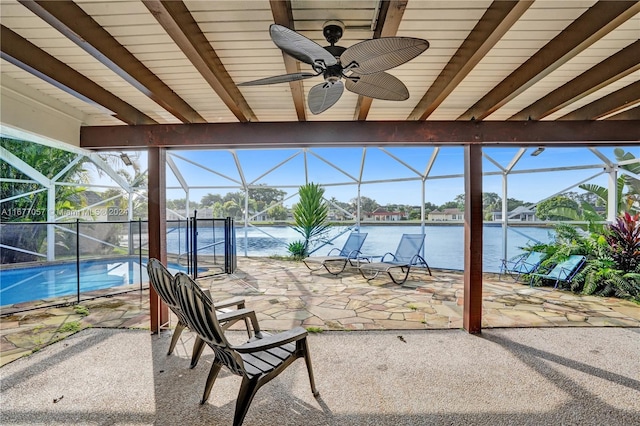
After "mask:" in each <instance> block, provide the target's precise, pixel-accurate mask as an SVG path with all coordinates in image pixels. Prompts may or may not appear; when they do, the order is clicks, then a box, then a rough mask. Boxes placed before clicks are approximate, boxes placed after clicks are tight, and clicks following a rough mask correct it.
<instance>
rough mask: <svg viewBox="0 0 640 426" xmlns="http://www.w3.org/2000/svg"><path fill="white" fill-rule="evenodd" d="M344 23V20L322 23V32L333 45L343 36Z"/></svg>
mask: <svg viewBox="0 0 640 426" xmlns="http://www.w3.org/2000/svg"><path fill="white" fill-rule="evenodd" d="M343 32H344V24H343V23H342V21H327V22H325V23H324V24H323V25H322V34H323V35H324V38H325V39H326V40H327V41H328V42H329V44H331V45H332V46H333V45H334V44H336V43H337V42H338V40H340V39H341V38H342V33H343Z"/></svg>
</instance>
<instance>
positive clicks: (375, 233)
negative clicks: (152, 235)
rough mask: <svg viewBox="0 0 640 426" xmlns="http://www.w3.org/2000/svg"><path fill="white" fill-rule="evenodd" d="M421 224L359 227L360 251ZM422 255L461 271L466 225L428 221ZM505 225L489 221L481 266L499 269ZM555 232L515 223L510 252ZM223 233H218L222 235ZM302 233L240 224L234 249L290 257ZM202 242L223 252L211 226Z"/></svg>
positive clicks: (344, 231)
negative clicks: (364, 235) (362, 235)
mask: <svg viewBox="0 0 640 426" xmlns="http://www.w3.org/2000/svg"><path fill="white" fill-rule="evenodd" d="M421 229H422V228H421V226H420V225H419V224H415V225H362V226H361V227H360V232H366V233H367V234H368V235H367V239H366V240H365V242H364V245H363V246H362V252H363V253H364V254H369V255H383V254H384V253H386V252H391V253H393V252H395V250H396V248H397V247H398V243H399V242H400V238H401V236H402V234H419V233H421ZM424 231H425V244H424V257H425V259H426V260H427V263H429V266H432V267H435V268H444V269H454V270H462V269H463V268H464V256H463V247H464V246H463V243H464V228H463V226H462V225H425V227H424ZM349 232H350V230H349V228H347V227H339V226H337V227H334V228H332V230H331V232H330V233H329V235H328V239H330V240H332V241H331V243H330V244H327V245H324V246H320V247H318V246H316V247H314V249H316V250H315V252H314V253H313V254H315V255H326V254H327V253H328V252H329V250H330V249H331V248H333V247H337V248H338V249H340V248H342V246H343V245H344V242H345V240H346V239H347V236H348V234H349ZM502 235H503V231H502V227H501V226H495V225H485V226H484V231H483V246H484V248H483V270H484V271H485V272H498V271H499V270H500V263H501V259H502V258H503V256H502V244H503V243H502ZM552 237H553V230H552V229H551V228H543V227H533V226H531V227H526V226H517V227H509V229H508V231H507V257H508V258H509V257H512V256H515V255H517V254H519V253H521V252H522V250H521V248H522V247H525V246H527V245H531V244H534V243H535V242H545V243H546V242H549V241H550V240H551V239H552ZM167 238H168V240H167V247H168V251H169V252H170V253H175V254H180V253H181V252H183V251H184V249H182V251H181V247H180V246H181V245H182V244H179V240H178V238H177V233H169V234H168V235H167ZM218 238H220V237H218ZM300 239H301V236H300V234H298V233H297V232H296V231H295V230H293V229H292V228H290V227H287V226H260V227H252V226H250V227H248V228H244V227H236V248H237V254H238V256H244V255H245V254H246V255H247V256H265V257H268V256H274V255H276V256H286V255H288V252H287V245H288V244H289V243H291V242H293V241H296V240H300ZM198 242H199V244H198V245H199V246H200V247H204V246H207V245H210V247H208V248H207V249H204V250H201V251H200V253H202V254H210V253H213V252H214V250H217V251H218V252H220V253H222V252H221V250H223V248H222V247H221V246H219V245H218V246H216V245H211V243H212V242H214V235H213V233H212V231H211V230H207V229H199V232H198Z"/></svg>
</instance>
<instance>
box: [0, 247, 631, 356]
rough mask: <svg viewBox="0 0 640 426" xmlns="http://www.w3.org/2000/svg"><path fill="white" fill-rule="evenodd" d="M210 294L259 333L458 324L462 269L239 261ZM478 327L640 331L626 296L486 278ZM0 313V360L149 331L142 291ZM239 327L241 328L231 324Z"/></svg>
mask: <svg viewBox="0 0 640 426" xmlns="http://www.w3.org/2000/svg"><path fill="white" fill-rule="evenodd" d="M199 282H200V284H202V285H203V286H206V287H210V288H211V291H212V294H213V296H214V300H221V299H223V298H227V297H230V296H242V297H244V298H245V299H246V302H247V307H249V308H251V309H254V310H255V311H256V312H257V314H258V319H259V320H260V324H261V326H262V328H263V329H265V330H285V329H289V328H292V327H294V326H297V325H301V326H303V327H307V328H310V327H314V329H315V330H320V329H322V330H425V329H460V328H461V327H462V303H463V302H462V295H463V284H462V274H461V273H459V272H452V271H441V270H435V271H434V274H433V276H432V277H430V276H429V275H427V274H424V273H421V272H418V273H415V274H411V275H410V277H409V279H408V280H407V282H406V283H405V284H404V285H402V286H398V285H396V284H393V283H391V281H390V280H389V279H388V277H382V278H378V279H376V280H373V281H370V282H367V281H366V280H365V279H363V278H362V276H361V275H360V274H359V273H357V271H348V270H347V271H345V272H344V273H343V274H341V275H339V276H338V277H335V276H333V275H330V274H328V273H321V272H314V273H310V272H309V270H308V269H307V268H306V267H305V266H304V265H303V264H302V263H300V262H290V261H281V260H274V259H269V258H263V257H261V258H238V270H237V272H236V273H235V274H233V275H228V276H227V275H217V276H209V277H203V278H201V279H199ZM483 289H484V300H483V327H484V328H501V327H556V326H563V327H565V326H571V327H573V326H580V327H584V326H587V327H589V326H596V327H599V326H613V327H640V307H639V306H637V305H635V304H633V303H631V302H628V301H624V300H620V299H614V298H602V297H593V296H581V295H575V294H572V293H570V292H566V291H551V290H550V289H548V288H533V289H532V288H529V287H528V286H527V285H523V284H516V283H511V282H501V281H499V280H498V279H497V277H496V276H495V275H490V274H487V275H486V276H485V278H484V287H483ZM82 306H84V307H85V308H87V309H86V312H81V311H79V310H78V309H76V308H75V307H74V306H66V307H56V308H46V309H45V308H43V309H37V310H33V311H27V312H23V313H20V314H15V315H9V316H3V317H2V318H0V338H1V341H0V355H1V360H0V364H1V365H4V364H7V363H9V362H11V361H13V360H15V359H17V358H19V357H21V356H24V355H27V354H30V353H31V352H33V351H34V350H35V351H37V350H39V349H41V348H42V347H44V346H46V345H48V344H50V343H51V342H53V341H56V340H59V339H61V338H65V337H66V336H69V335H71V334H73V333H75V332H76V331H77V330H79V329H82V328H85V327H119V328H147V329H148V328H149V315H148V310H149V308H148V307H149V296H148V292H147V291H143V292H142V293H139V292H134V293H127V294H123V295H119V296H114V297H110V298H100V299H95V300H91V301H85V302H82ZM236 327H241V326H240V324H237V325H236Z"/></svg>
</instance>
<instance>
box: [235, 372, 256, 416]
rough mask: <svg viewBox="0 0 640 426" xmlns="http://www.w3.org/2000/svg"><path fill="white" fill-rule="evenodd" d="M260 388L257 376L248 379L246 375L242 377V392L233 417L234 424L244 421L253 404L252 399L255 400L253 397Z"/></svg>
mask: <svg viewBox="0 0 640 426" xmlns="http://www.w3.org/2000/svg"><path fill="white" fill-rule="evenodd" d="M258 388H259V386H258V379H257V378H254V379H248V378H247V377H246V376H245V377H243V378H242V384H241V385H240V393H239V394H238V400H237V401H236V413H235V415H234V417H233V426H240V425H241V424H242V422H243V421H244V418H245V416H246V415H247V411H249V405H251V401H253V397H254V396H255V394H256V392H257V390H258Z"/></svg>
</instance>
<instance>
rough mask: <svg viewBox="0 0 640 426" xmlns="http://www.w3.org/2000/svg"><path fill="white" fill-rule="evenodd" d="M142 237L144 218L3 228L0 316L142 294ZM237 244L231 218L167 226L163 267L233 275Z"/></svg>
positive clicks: (195, 274)
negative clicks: (111, 297) (164, 264)
mask: <svg viewBox="0 0 640 426" xmlns="http://www.w3.org/2000/svg"><path fill="white" fill-rule="evenodd" d="M148 236H149V230H148V223H147V222H146V221H142V220H136V221H127V222H125V221H103V222H97V221H82V220H81V219H80V218H77V219H76V220H74V221H69V222H55V223H51V222H9V223H7V222H5V223H1V224H0V260H1V266H0V307H1V312H0V314H1V315H5V314H6V313H7V312H12V313H13V312H18V311H22V310H28V309H32V307H30V305H37V307H39V308H40V307H46V306H55V305H62V304H69V303H80V302H81V301H83V300H88V299H95V298H98V297H106V296H112V295H114V294H120V293H125V292H131V291H142V290H145V289H147V288H148V282H149V278H148V276H147V272H146V263H147V260H148V256H149V252H148V250H149V246H148V243H149V238H148ZM235 241H236V239H235V230H234V223H233V220H232V219H231V218H226V219H224V218H220V219H197V218H196V217H195V215H194V216H193V217H191V218H188V219H186V220H185V219H183V220H171V221H167V261H168V266H169V269H170V270H172V272H174V273H175V272H177V271H182V272H186V273H188V274H189V275H191V276H192V277H194V278H197V277H198V276H203V275H207V274H208V275H211V274H230V273H233V272H234V271H235V269H236V267H237V261H236V244H235ZM56 278H57V279H58V280H57V281H56ZM36 301H37V304H30V303H28V302H36Z"/></svg>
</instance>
